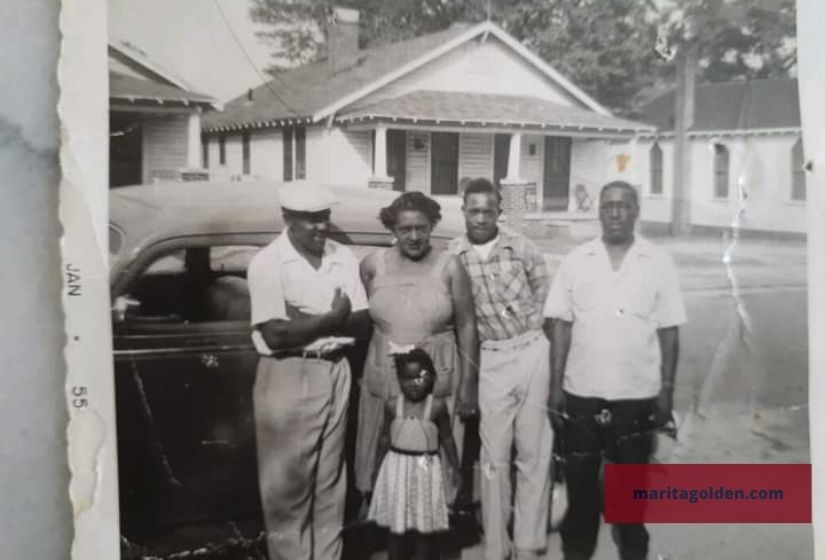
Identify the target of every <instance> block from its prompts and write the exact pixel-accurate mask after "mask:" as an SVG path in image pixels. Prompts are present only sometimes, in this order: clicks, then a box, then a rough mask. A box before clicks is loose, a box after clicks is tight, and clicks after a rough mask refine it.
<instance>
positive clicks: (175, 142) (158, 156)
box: [142, 115, 189, 183]
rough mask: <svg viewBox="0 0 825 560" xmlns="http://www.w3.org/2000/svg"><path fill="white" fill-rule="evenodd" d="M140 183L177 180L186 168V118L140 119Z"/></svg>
mask: <svg viewBox="0 0 825 560" xmlns="http://www.w3.org/2000/svg"><path fill="white" fill-rule="evenodd" d="M142 125H143V180H144V182H146V183H150V182H152V181H154V180H156V179H161V180H163V179H176V178H177V177H178V175H179V172H180V170H181V169H183V168H185V167H186V164H187V155H188V150H187V141H188V130H189V116H188V115H163V116H157V117H156V116H147V117H145V118H144V119H143V122H142Z"/></svg>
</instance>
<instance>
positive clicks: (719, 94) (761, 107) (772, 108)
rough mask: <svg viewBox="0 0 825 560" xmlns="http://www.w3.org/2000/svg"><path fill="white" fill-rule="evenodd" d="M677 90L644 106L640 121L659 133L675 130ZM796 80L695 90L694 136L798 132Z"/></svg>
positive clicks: (705, 86) (706, 86)
mask: <svg viewBox="0 0 825 560" xmlns="http://www.w3.org/2000/svg"><path fill="white" fill-rule="evenodd" d="M674 96H675V92H674V90H672V89H671V90H669V91H667V92H665V93H663V94H661V95H660V96H658V97H656V98H654V99H652V100H650V101H648V102H647V103H645V104H643V105H642V106H641V107H640V108H639V110H638V114H637V116H638V118H639V119H641V120H643V121H645V122H649V123H651V124H653V125H655V126H656V127H657V128H658V129H659V130H660V131H662V132H668V131H672V130H673V129H674V111H675V109H674V104H675V101H674ZM799 126H800V118H799V92H798V87H797V82H796V80H795V79H772V80H749V81H736V82H720V83H711V84H701V85H698V86H697V87H696V98H695V110H694V124H693V126H692V127H691V128H690V130H691V131H693V132H713V131H752V130H769V129H789V128H791V129H792V128H799Z"/></svg>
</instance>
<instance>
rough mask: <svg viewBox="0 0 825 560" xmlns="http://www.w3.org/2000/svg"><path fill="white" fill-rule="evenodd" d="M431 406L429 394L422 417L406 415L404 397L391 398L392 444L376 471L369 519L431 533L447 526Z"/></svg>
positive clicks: (397, 528)
mask: <svg viewBox="0 0 825 560" xmlns="http://www.w3.org/2000/svg"><path fill="white" fill-rule="evenodd" d="M432 405H433V396H432V394H430V395H428V396H427V402H426V403H425V405H424V417H423V418H416V417H413V416H409V417H405V416H404V396H403V395H399V396H398V399H397V400H396V405H395V419H393V421H392V424H391V426H390V445H391V447H390V450H389V451H388V452H387V455H386V456H385V457H384V461H383V462H382V463H381V469H380V470H379V471H378V479H377V480H376V482H375V488H374V490H373V495H372V502H371V503H370V511H369V518H370V519H371V520H373V521H375V522H376V523H377V524H378V525H380V526H382V527H388V528H389V530H390V531H391V532H392V533H395V534H403V533H406V532H407V531H418V532H419V533H434V532H436V531H444V530H446V529H448V528H449V521H448V517H447V498H446V493H445V490H444V473H443V472H442V470H441V459H440V458H439V455H438V449H439V447H438V427H437V426H436V425H435V423H434V422H433V421H432V417H431V416H432Z"/></svg>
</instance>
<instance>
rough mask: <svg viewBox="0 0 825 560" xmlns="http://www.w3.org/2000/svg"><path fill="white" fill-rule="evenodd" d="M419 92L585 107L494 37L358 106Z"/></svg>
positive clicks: (441, 59)
mask: <svg viewBox="0 0 825 560" xmlns="http://www.w3.org/2000/svg"><path fill="white" fill-rule="evenodd" d="M417 90H435V91H460V92H471V93H495V94H502V95H519V96H529V97H538V98H540V99H546V100H548V101H553V102H555V103H559V104H562V105H568V106H576V107H582V105H581V103H580V102H579V101H577V100H576V99H575V98H573V97H572V96H571V95H570V94H569V93H567V92H566V91H565V90H564V89H563V88H562V87H561V86H559V85H558V84H556V83H555V82H553V81H552V80H550V79H549V78H548V77H546V76H545V75H544V74H543V73H542V72H540V71H539V70H538V69H536V68H535V67H534V66H533V65H532V64H530V63H529V62H527V61H526V60H524V59H523V58H522V57H521V56H520V55H518V54H516V53H515V52H513V51H512V49H510V48H509V47H507V46H506V45H505V44H504V43H502V42H501V41H499V40H498V39H496V38H495V37H492V36H490V37H487V40H486V41H485V42H484V43H483V44H482V43H481V42H480V40H478V39H476V40H473V41H470V42H468V43H465V44H464V45H462V46H460V47H457V48H455V49H453V50H452V51H450V52H448V53H446V54H444V55H442V56H440V57H439V58H437V59H435V60H433V61H432V62H430V63H429V64H426V65H424V66H422V67H421V68H418V69H416V70H414V71H413V72H410V73H409V74H406V75H404V76H402V77H401V78H399V79H398V80H396V81H394V82H392V83H390V84H388V85H386V86H384V87H383V88H381V89H380V90H378V91H376V92H374V93H372V94H370V95H369V96H368V97H367V98H365V99H363V100H360V101H359V102H358V103H357V104H358V105H367V104H369V103H372V102H374V101H377V100H379V99H387V98H392V97H398V96H399V95H403V94H405V93H410V92H412V91H417Z"/></svg>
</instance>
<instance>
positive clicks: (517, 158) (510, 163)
mask: <svg viewBox="0 0 825 560" xmlns="http://www.w3.org/2000/svg"><path fill="white" fill-rule="evenodd" d="M520 165H521V132H514V133H513V134H511V135H510V153H509V156H508V158H507V177H505V179H506V180H507V181H518V180H519V175H520V173H519V167H520Z"/></svg>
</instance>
